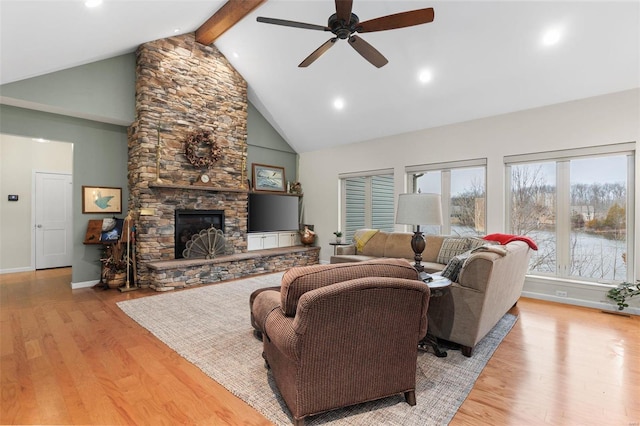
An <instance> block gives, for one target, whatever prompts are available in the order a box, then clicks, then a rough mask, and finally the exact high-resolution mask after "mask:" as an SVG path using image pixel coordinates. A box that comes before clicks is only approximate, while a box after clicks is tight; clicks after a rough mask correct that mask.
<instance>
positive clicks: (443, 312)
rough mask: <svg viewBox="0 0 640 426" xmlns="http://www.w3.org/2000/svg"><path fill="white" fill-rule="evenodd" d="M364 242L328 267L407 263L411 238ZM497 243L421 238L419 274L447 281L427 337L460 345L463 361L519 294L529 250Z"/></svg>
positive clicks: (512, 242) (391, 235)
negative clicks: (383, 261)
mask: <svg viewBox="0 0 640 426" xmlns="http://www.w3.org/2000/svg"><path fill="white" fill-rule="evenodd" d="M362 234H363V233H360V235H362ZM358 235H359V234H358V233H356V237H357V236H358ZM367 236H368V238H366V241H365V242H364V243H363V241H362V240H360V241H359V242H357V243H354V244H351V245H348V246H340V247H337V250H336V255H334V256H332V257H331V260H330V262H331V263H342V262H359V261H363V260H370V259H376V258H403V259H407V260H409V261H411V262H413V258H414V253H413V250H411V237H412V236H413V234H411V233H401V232H384V231H376V232H373V233H372V232H368V234H367ZM502 240H503V242H505V244H500V243H499V242H495V241H493V242H492V241H488V240H485V239H482V238H476V237H451V236H442V235H433V236H432V235H428V236H426V248H425V250H424V252H423V253H422V259H423V260H422V265H423V266H424V269H425V271H426V272H430V273H436V272H438V273H441V274H442V275H445V276H447V277H448V278H450V279H451V281H453V283H452V285H451V287H449V291H446V292H444V294H443V295H442V296H441V297H432V299H431V302H430V306H429V311H428V317H429V332H430V333H431V334H432V335H434V336H435V337H438V338H440V339H443V340H446V341H449V342H453V343H456V344H458V345H460V346H461V349H462V353H463V354H464V355H466V356H471V354H472V352H473V348H474V347H475V345H476V344H477V343H478V342H479V341H480V340H481V339H482V338H483V337H484V336H485V335H486V334H487V333H488V332H489V331H490V330H491V329H492V328H493V327H494V326H495V325H496V324H497V322H498V321H499V320H500V319H501V318H502V317H503V316H504V314H505V313H507V311H509V309H511V307H513V306H514V305H515V304H516V303H517V301H518V298H519V297H520V294H521V293H522V288H523V286H524V279H525V275H526V273H527V271H528V267H529V259H530V258H531V255H532V253H533V250H534V249H535V244H533V243H532V242H527V241H520V240H519V239H518V238H509V239H506V240H505V239H502Z"/></svg>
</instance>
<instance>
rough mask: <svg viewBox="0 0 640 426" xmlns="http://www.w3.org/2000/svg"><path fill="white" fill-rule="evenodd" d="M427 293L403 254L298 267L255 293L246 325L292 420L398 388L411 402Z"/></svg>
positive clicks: (377, 395) (395, 391)
mask: <svg viewBox="0 0 640 426" xmlns="http://www.w3.org/2000/svg"><path fill="white" fill-rule="evenodd" d="M429 295H430V291H429V288H428V286H426V285H425V284H424V283H423V282H422V281H420V280H418V274H417V272H416V270H415V269H414V268H413V267H412V266H411V264H410V263H408V262H407V261H405V260H402V259H378V260H373V261H369V262H359V263H348V264H347V263H342V264H337V265H313V266H303V267H296V268H292V269H290V270H288V271H287V272H286V273H285V274H284V276H283V278H282V283H281V287H280V289H279V290H273V289H266V290H260V291H257V292H256V294H255V296H254V297H252V300H251V302H252V303H251V311H252V323H253V324H254V326H255V327H256V328H257V329H258V331H259V332H260V333H261V334H262V340H263V348H264V352H263V356H264V358H265V360H266V362H267V365H268V366H269V368H270V369H271V371H272V374H273V378H274V380H275V383H276V385H277V387H278V389H279V391H280V394H281V395H282V397H283V399H284V401H285V403H286V405H287V407H288V408H289V410H290V412H291V415H292V417H293V419H294V422H295V423H296V424H302V423H303V422H304V418H305V417H307V416H310V415H313V414H318V413H322V412H325V411H329V410H333V409H336V408H340V407H345V406H349V405H353V404H358V403H361V402H366V401H371V400H375V399H380V398H384V397H388V396H391V395H396V394H404V396H405V399H406V401H407V403H408V404H410V405H415V404H416V399H415V384H416V368H417V354H416V351H417V345H418V342H419V340H420V339H421V338H422V337H423V336H424V335H425V334H426V330H427V308H428V304H429ZM423 403H429V402H428V401H423Z"/></svg>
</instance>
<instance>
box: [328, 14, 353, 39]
mask: <svg viewBox="0 0 640 426" xmlns="http://www.w3.org/2000/svg"><path fill="white" fill-rule="evenodd" d="M359 23H360V19H359V18H358V15H356V14H355V13H352V14H351V19H350V20H349V22H348V23H346V22H344V21H343V20H341V19H338V15H337V14H336V13H334V14H333V15H331V16H330V17H329V23H328V24H327V26H328V27H329V28H331V32H332V33H333V34H335V35H336V37H338V38H340V39H342V40H345V39H347V38H349V36H350V35H351V34H353V33H355V32H356V28H357V26H358V24H359Z"/></svg>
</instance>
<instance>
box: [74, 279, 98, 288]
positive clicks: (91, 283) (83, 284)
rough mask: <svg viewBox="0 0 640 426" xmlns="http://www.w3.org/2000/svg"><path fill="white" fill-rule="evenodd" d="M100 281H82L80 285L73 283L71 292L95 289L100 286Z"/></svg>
mask: <svg viewBox="0 0 640 426" xmlns="http://www.w3.org/2000/svg"><path fill="white" fill-rule="evenodd" d="M99 282H100V280H91V281H82V282H79V283H71V290H77V289H79V288H88V287H93V286H94V285H96V284H98V283H99Z"/></svg>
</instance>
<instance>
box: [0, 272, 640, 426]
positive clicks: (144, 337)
mask: <svg viewBox="0 0 640 426" xmlns="http://www.w3.org/2000/svg"><path fill="white" fill-rule="evenodd" d="M70 279H71V276H70V270H69V269H54V270H47V271H38V272H27V273H17V274H5V275H0V318H1V329H0V332H1V337H0V339H1V340H0V343H1V346H0V355H1V361H0V362H1V363H0V379H1V390H2V399H1V401H0V404H1V410H0V423H1V424H140V425H142V424H154V425H162V424H171V425H174V424H203V425H268V424H270V423H269V422H268V421H267V420H266V419H265V418H264V417H262V416H261V415H260V414H259V413H258V412H256V411H255V410H254V409H253V408H251V407H249V406H248V405H246V404H245V403H244V402H243V401H241V400H239V399H238V398H236V397H235V396H233V395H231V394H230V393H229V392H227V391H226V390H225V389H224V388H222V387H221V386H220V385H218V384H217V383H216V382H214V381H213V380H211V379H210V378H209V377H207V376H206V375H205V374H204V373H202V372H201V371H200V370H198V369H197V368H196V367H194V366H193V365H192V364H190V363H189V362H187V361H186V360H184V359H183V358H181V357H180V356H178V355H177V354H176V353H175V352H173V351H172V350H170V349H169V348H168V347H166V346H165V345H164V344H163V343H161V342H160V341H159V340H157V339H156V338H155V337H153V336H152V335H151V334H150V333H148V332H147V331H146V330H144V329H143V328H141V327H140V326H138V325H137V324H136V323H135V322H133V321H132V320H131V319H129V317H127V316H126V315H125V314H124V313H123V312H122V311H121V310H120V309H119V308H118V307H117V306H116V305H115V303H116V302H117V301H120V300H125V299H130V298H138V297H144V296H148V295H151V294H156V293H155V292H153V291H152V290H139V291H135V292H130V293H120V292H118V291H117V290H106V291H104V290H99V289H80V290H73V291H72V290H70V289H69V282H70ZM185 291H188V290H185ZM247 306H248V303H247ZM514 312H515V313H517V314H519V319H518V321H517V322H516V325H515V326H514V328H513V329H512V331H511V332H510V333H509V335H508V336H507V337H506V338H505V340H504V341H503V343H502V344H501V345H500V346H499V348H498V349H497V351H496V352H495V354H494V356H493V358H492V359H491V360H490V361H489V363H488V364H487V366H486V368H485V369H484V371H483V372H482V374H481V376H480V377H479V379H478V381H477V382H476V384H475V386H474V388H473V390H472V391H471V393H470V395H469V397H468V398H467V400H466V401H465V402H464V403H463V405H462V407H461V408H460V410H459V411H458V413H457V414H456V416H455V417H454V418H453V421H452V422H451V425H480V424H483V425H485V424H490V425H543V424H548V425H625V426H629V425H636V426H637V425H640V404H639V397H640V318H638V317H623V316H618V315H611V314H606V313H602V312H600V311H598V310H594V309H586V308H578V307H571V306H566V305H560V304H555V303H549V302H542V301H537V300H532V299H524V298H523V299H521V300H520V302H519V303H518V307H517V308H514ZM418 403H419V404H421V403H422V404H428V403H429V401H418Z"/></svg>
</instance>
